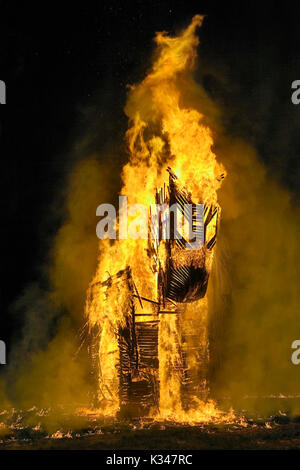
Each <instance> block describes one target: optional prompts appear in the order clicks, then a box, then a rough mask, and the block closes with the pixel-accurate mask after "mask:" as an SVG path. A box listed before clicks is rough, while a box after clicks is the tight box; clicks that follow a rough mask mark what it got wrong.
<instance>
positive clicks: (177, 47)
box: [87, 15, 225, 421]
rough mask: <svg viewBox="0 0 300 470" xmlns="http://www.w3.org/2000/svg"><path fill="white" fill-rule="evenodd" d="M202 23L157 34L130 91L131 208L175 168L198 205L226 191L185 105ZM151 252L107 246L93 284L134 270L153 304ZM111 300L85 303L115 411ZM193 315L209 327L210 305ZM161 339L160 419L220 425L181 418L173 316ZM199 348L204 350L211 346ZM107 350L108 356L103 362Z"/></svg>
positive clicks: (127, 178) (133, 243)
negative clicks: (97, 333)
mask: <svg viewBox="0 0 300 470" xmlns="http://www.w3.org/2000/svg"><path fill="white" fill-rule="evenodd" d="M202 22H203V16H200V15H196V16H194V18H193V19H192V22H191V24H190V25H189V26H188V27H187V28H186V29H185V30H183V31H182V32H181V34H179V35H178V36H176V37H170V36H168V35H167V34H166V33H164V32H163V33H157V34H156V37H155V42H156V50H155V54H154V60H153V64H152V68H151V70H150V71H149V73H148V75H147V76H146V77H145V79H144V80H143V81H142V82H141V83H139V84H137V85H134V86H132V87H131V88H130V91H129V96H128V100H127V103H126V107H125V112H126V114H127V115H128V117H129V122H130V127H129V129H128V131H127V133H126V141H127V144H128V149H129V161H128V163H127V164H126V165H125V166H124V167H123V169H122V181H123V187H122V190H121V194H122V195H126V196H127V197H128V204H134V203H142V204H145V205H149V206H150V204H152V203H153V202H154V194H155V190H156V188H160V187H161V186H162V185H163V183H164V182H166V175H167V173H166V169H167V167H168V166H171V167H172V170H173V171H174V172H175V174H176V175H177V176H178V177H179V178H180V179H181V181H183V182H184V184H185V185H186V188H187V189H188V191H190V192H191V193H192V194H193V198H194V200H195V202H202V203H207V204H213V205H217V190H218V188H219V187H220V185H221V182H220V178H218V177H219V176H220V175H221V174H225V170H224V168H223V166H222V165H221V164H220V163H218V162H217V160H216V156H215V154H214V153H213V151H212V145H213V138H212V133H211V131H210V129H209V128H208V127H207V126H206V125H205V124H204V122H203V115H202V114H201V113H200V112H199V111H198V110H196V109H193V108H191V107H185V106H184V105H183V103H182V92H183V87H184V80H183V79H184V77H185V76H186V75H187V74H190V73H191V71H192V70H193V68H194V64H195V59H196V56H197V46H198V43H199V40H198V37H197V35H196V29H197V27H199V26H201V25H202ZM146 250H147V240H142V239H139V240H131V239H126V240H117V241H116V242H114V243H113V244H112V243H111V242H109V241H107V240H106V241H103V242H100V257H99V266H98V269H97V273H96V275H95V278H94V279H93V282H92V284H93V283H96V282H100V281H103V280H105V279H106V278H107V277H108V275H113V274H115V273H116V272H118V271H119V270H121V269H124V268H126V266H130V267H131V269H132V274H133V278H134V280H135V283H136V285H137V289H138V291H139V292H143V295H144V296H145V297H148V298H152V299H154V298H156V295H157V293H156V278H155V276H154V275H153V272H152V271H151V266H150V262H149V259H148V258H147V253H146ZM114 295H115V298H114V299H113V300H112V301H110V302H109V303H108V302H105V292H103V290H101V289H98V291H97V292H96V295H94V296H93V299H92V300H91V301H90V302H88V303H87V314H88V320H89V323H90V326H93V325H95V324H99V325H101V328H102V335H101V339H100V347H99V356H100V357H101V360H102V366H101V368H102V374H104V375H105V380H106V383H110V384H114V385H113V386H112V388H113V390H114V391H113V395H114V403H115V409H116V410H117V408H118V406H119V404H118V394H117V372H116V364H117V361H118V345H117V343H116V339H115V331H116V329H117V327H118V325H119V323H120V322H121V321H122V313H121V311H120V306H121V304H122V302H123V301H124V302H125V301H126V299H122V298H120V297H121V296H122V293H121V292H120V290H118V289H117V288H116V290H115V294H114ZM193 309H194V310H193V311H195V314H199V309H201V310H202V314H203V315H202V318H204V319H205V321H206V319H207V301H206V299H204V300H203V302H202V303H201V304H200V305H199V303H197V305H195V306H194V307H193ZM202 321H203V322H204V323H205V321H204V320H202ZM204 328H205V325H204ZM205 331H206V330H205ZM159 336H160V342H159V363H160V366H159V367H160V370H159V376H160V391H161V396H163V400H161V404H160V408H161V410H160V413H161V416H164V417H165V418H170V419H177V420H179V421H192V420H193V419H196V420H200V421H203V420H207V419H208V418H209V417H213V416H214V417H220V412H219V411H218V410H217V409H216V407H215V405H214V403H212V402H211V401H208V402H207V403H206V404H205V405H204V404H203V403H202V402H199V400H198V405H197V407H196V408H197V409H194V410H193V413H192V415H193V417H194V418H193V417H191V416H188V415H187V413H186V412H185V411H183V410H182V407H181V404H180V378H179V377H178V374H177V372H176V361H179V353H178V344H179V345H180V341H181V340H180V337H179V335H178V325H177V323H176V319H175V315H166V316H164V318H163V319H162V320H161V322H160V335H159ZM204 336H205V335H204ZM202 340H203V341H204V342H205V341H207V338H203V339H202ZM176 345H177V346H176ZM104 350H105V351H106V354H103V351H104ZM108 350H109V354H107V352H108ZM194 360H195V358H194ZM172 371H173V372H172ZM99 380H100V381H101V380H103V377H100V378H99ZM101 393H104V394H105V391H104V392H103V389H102V392H101ZM110 411H111V409H110Z"/></svg>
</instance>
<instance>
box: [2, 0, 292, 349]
mask: <svg viewBox="0 0 300 470" xmlns="http://www.w3.org/2000/svg"><path fill="white" fill-rule="evenodd" d="M62 4H63V2H60V3H58V2H57V3H55V2H38V3H35V2H30V3H29V2H24V3H23V4H21V3H20V2H13V1H9V2H8V1H1V2H0V12H1V13H0V14H1V17H0V79H1V80H4V81H5V82H6V86H7V104H6V105H5V106H1V107H0V155H1V160H0V162H1V163H0V164H1V172H0V177H1V185H0V187H1V237H2V243H1V247H2V257H1V258H2V261H1V284H0V301H1V328H0V338H1V339H3V340H5V341H7V342H8V344H9V343H10V338H11V337H12V334H13V332H14V331H15V330H17V329H18V328H19V327H20V324H21V323H22V320H21V319H18V318H16V317H15V316H13V315H11V314H10V312H11V305H12V304H13V303H14V301H15V300H16V299H17V298H18V296H19V295H21V293H22V291H23V290H24V289H25V288H26V286H27V285H28V284H29V283H31V282H34V281H38V282H40V283H42V284H43V283H44V284H47V276H46V275H45V273H44V271H43V269H41V266H43V265H44V264H45V263H47V259H48V256H49V255H48V253H49V248H50V246H51V243H52V239H53V237H54V235H55V233H56V231H57V229H58V228H59V226H60V224H61V222H62V220H63V218H64V210H63V201H64V195H65V193H64V191H65V187H66V178H67V175H68V174H69V172H70V171H71V169H72V168H73V167H74V165H75V163H76V158H78V157H76V155H77V154H76V152H74V151H73V148H74V145H75V144H76V142H78V141H79V140H80V137H81V136H84V135H85V134H87V133H89V134H90V135H92V137H91V138H90V139H89V143H88V146H89V150H90V151H91V152H93V151H95V152H99V153H101V151H102V150H103V149H104V148H105V146H109V145H110V144H111V142H118V143H121V142H122V136H123V134H124V131H125V130H126V126H127V119H126V116H125V115H124V113H123V107H124V104H125V100H126V85H127V84H130V83H134V82H137V81H138V80H140V79H142V77H143V76H144V74H145V72H146V70H147V68H148V66H149V64H150V58H151V51H152V50H153V36H154V33H155V31H161V30H166V31H168V32H170V33H176V32H178V31H179V30H180V29H181V28H182V27H185V26H186V25H187V24H188V23H189V21H190V20H191V18H192V16H193V15H194V14H196V13H205V14H207V18H206V21H205V23H204V26H203V28H202V29H201V32H200V40H201V49H200V50H201V57H202V58H203V60H204V62H205V63H206V65H208V67H207V70H209V68H211V70H214V71H215V72H216V76H220V77H225V80H224V79H220V80H218V79H216V78H215V75H214V74H213V73H212V74H210V73H208V74H207V75H206V76H204V77H203V80H204V85H205V87H206V89H207V91H208V92H209V94H210V95H211V96H212V97H213V98H214V99H215V100H216V101H218V102H219V103H220V104H221V106H222V108H223V110H224V111H225V113H224V125H225V127H226V129H227V130H228V132H229V133H231V134H233V135H235V136H240V137H242V138H245V139H246V140H247V141H248V142H249V143H250V144H252V145H254V146H255V147H256V148H257V149H258V151H259V154H260V156H261V158H262V159H263V161H264V162H265V163H266V165H267V168H268V171H269V172H270V175H271V176H272V177H273V178H276V179H278V180H279V181H280V182H281V184H282V185H284V186H285V187H287V188H288V189H289V190H290V191H291V194H292V197H293V198H294V204H295V205H296V204H297V201H298V200H299V195H300V191H299V152H300V133H299V132H298V127H299V124H300V105H299V106H294V105H293V104H292V103H291V98H290V97H291V83H292V81H293V80H297V79H300V28H299V24H300V6H299V5H298V6H295V5H293V4H291V3H289V2H282V4H281V5H279V3H278V2H275V1H274V2H258V1H243V2H240V1H236V2H231V3H230V2H220V1H219V2H213V1H210V2H202V1H200V0H199V1H191V0H189V1H179V0H177V1H175V0H174V1H164V0H160V1H156V0H151V1H150V0H148V1H146V0H144V1H141V0H140V1H136V0H134V1H126V2H125V1H123V2H121V1H105V0H104V1H99V2H95V3H94V2H88V1H86V2H82V3H79V4H78V5H76V6H75V3H74V2H70V3H69V2H65V3H64V5H65V6H62ZM124 158H126V157H125V156H124Z"/></svg>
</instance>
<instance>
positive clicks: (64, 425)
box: [0, 408, 300, 450]
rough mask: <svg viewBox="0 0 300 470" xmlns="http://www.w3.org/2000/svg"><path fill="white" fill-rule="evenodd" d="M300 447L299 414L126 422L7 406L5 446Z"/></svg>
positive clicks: (0, 432) (1, 425)
mask: <svg viewBox="0 0 300 470" xmlns="http://www.w3.org/2000/svg"><path fill="white" fill-rule="evenodd" d="M5 449H7V450H24V449H28V450H29V449H32V450H37V449H41V450H47V449H53V450H55V449H59V450H60V449H71V450H72V449H74V450H75V449H76V450H77V449H92V450H96V449H98V450H125V449H130V450H133V449H136V450H142V449H149V450H151V449H156V450H157V449H159V450H163V449H165V450H170V449H172V450H195V449H207V450H212V449H231V450H233V449H238V450H240V449H255V450H257V449H272V450H274V449H276V450H278V449H300V419H299V418H294V419H291V418H289V417H288V416H282V415H281V416H280V415H279V416H275V417H272V418H271V419H270V420H268V421H266V420H263V419H256V420H253V419H242V420H237V422H236V423H231V424H222V423H221V424H220V423H219V424H217V423H215V424H199V423H198V424H195V425H192V426H191V425H187V424H176V423H170V422H168V423H166V422H153V421H151V420H147V421H144V422H141V421H132V422H129V421H127V422H125V421H123V422H121V421H117V420H115V419H113V418H110V419H105V420H104V419H103V418H99V417H97V416H95V415H93V414H89V415H84V414H74V413H73V414H72V413H69V412H68V413H67V412H65V411H64V410H56V411H54V410H49V409H47V410H45V409H42V410H38V409H37V408H31V409H30V410H27V411H24V410H22V411H21V410H18V411H17V410H9V411H8V410H4V411H2V413H1V414H0V450H5Z"/></svg>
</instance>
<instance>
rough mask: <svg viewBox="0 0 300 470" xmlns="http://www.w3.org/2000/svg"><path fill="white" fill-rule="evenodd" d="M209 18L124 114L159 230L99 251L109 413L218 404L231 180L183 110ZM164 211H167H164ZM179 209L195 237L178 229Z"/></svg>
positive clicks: (141, 193) (168, 50) (94, 304)
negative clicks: (215, 372) (210, 381)
mask: <svg viewBox="0 0 300 470" xmlns="http://www.w3.org/2000/svg"><path fill="white" fill-rule="evenodd" d="M202 19H203V18H202V17H201V16H199V15H197V16H195V17H194V18H193V20H192V23H191V24H190V26H189V27H188V28H187V29H186V30H184V31H183V32H182V33H181V34H180V35H179V36H178V37H175V38H170V37H168V36H167V35H166V34H165V33H158V34H157V36H156V42H157V51H158V55H157V58H156V60H155V62H154V63H153V67H152V70H151V71H150V73H149V75H147V77H146V78H145V79H144V80H143V81H142V82H141V83H140V84H139V85H136V86H134V87H132V88H131V91H130V94H129V97H128V102H127V105H126V108H125V111H126V113H127V114H128V116H129V118H130V122H131V124H132V126H131V128H130V129H129V130H128V132H127V134H126V137H127V140H128V147H129V151H130V159H129V162H128V163H127V164H126V165H125V166H124V168H123V171H122V179H123V188H122V192H121V194H126V195H127V197H128V202H129V203H130V204H138V203H143V204H147V205H148V207H149V219H150V220H151V221H152V222H153V219H154V220H155V221H156V223H155V224H154V225H153V223H152V224H151V223H150V226H151V229H150V232H151V233H149V236H148V239H142V238H141V239H134V240H132V239H130V237H128V238H126V239H119V240H116V241H114V242H111V241H110V240H102V241H101V242H100V262H99V266H98V270H97V273H96V276H95V278H94V280H93V281H92V283H91V285H90V288H89V292H88V299H87V308H86V312H87V316H88V326H89V332H90V341H89V344H90V354H91V358H92V363H93V373H94V377H95V381H96V389H97V397H96V398H97V402H98V403H100V404H101V408H103V409H105V412H106V413H107V414H110V413H112V414H115V413H116V412H120V413H121V414H123V415H128V414H129V415H131V416H132V415H135V416H141V415H152V416H154V415H158V414H159V415H160V416H164V417H166V416H173V417H174V416H176V417H177V418H179V417H180V416H181V415H182V414H183V415H185V414H186V413H188V411H189V409H191V408H193V409H195V408H197V407H199V403H200V402H201V403H203V400H206V398H207V394H208V387H207V364H208V360H209V353H208V339H207V316H208V315H207V311H208V308H207V299H206V297H205V294H206V289H207V283H208V278H209V273H210V271H211V268H212V261H213V253H214V246H215V243H216V236H217V227H218V219H219V216H220V207H219V205H218V203H217V196H216V194H217V189H218V188H219V187H220V185H221V182H222V179H223V178H224V176H225V171H224V168H223V167H222V165H220V164H219V163H217V161H216V157H215V155H214V153H213V152H212V150H211V147H212V145H213V140H212V136H211V132H210V130H209V129H208V128H207V127H206V126H205V125H204V124H203V116H202V115H201V114H200V113H199V112H198V111H197V110H196V109H193V108H190V107H188V106H185V105H184V92H185V86H186V83H185V78H186V77H187V76H190V71H191V70H192V68H193V63H194V61H195V57H196V46H197V45H198V38H197V36H196V34H195V31H196V28H197V26H200V25H201V23H202ZM167 174H169V179H168V181H166V176H167ZM157 188H161V189H159V190H158V189H157ZM153 204H155V205H156V207H157V206H159V207H164V208H165V210H163V211H158V212H157V211H156V212H153V211H152V210H153ZM174 204H176V206H177V208H178V212H179V218H180V217H182V215H183V214H184V217H185V218H186V219H187V221H188V223H189V225H190V227H192V234H193V236H192V237H190V236H188V235H187V233H186V231H185V230H182V226H180V225H179V227H178V226H177V224H176V223H174V220H175V222H176V220H177V219H178V214H175V215H174V213H172V211H171V206H172V207H173V205H174ZM200 204H201V205H202V208H203V213H202V216H203V217H202V218H200V219H199V218H198V217H197V205H200ZM185 207H189V208H190V209H189V211H188V212H187V214H186V213H185V212H184V208H185ZM129 215H130V214H129ZM199 220H200V223H199ZM201 221H202V222H201ZM153 227H154V229H153ZM118 228H119V227H118ZM166 231H169V235H170V236H168V237H165V236H164V235H165V233H166ZM178 232H180V236H178ZM194 238H196V245H195V244H194V241H193V240H194ZM199 239H201V240H202V243H201V244H199V243H198V245H197V241H199ZM207 406H208V408H209V411H207V413H208V414H209V413H212V412H213V410H211V404H209V405H207ZM193 412H194V411H193ZM201 413H202V412H201ZM201 413H200V414H201ZM207 413H204V414H205V415H207ZM202 415H203V413H202V414H201V416H202Z"/></svg>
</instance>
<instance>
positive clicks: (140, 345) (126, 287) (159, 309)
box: [90, 168, 218, 416]
mask: <svg viewBox="0 0 300 470" xmlns="http://www.w3.org/2000/svg"><path fill="white" fill-rule="evenodd" d="M168 172H169V183H168V185H165V186H164V187H163V188H161V189H160V190H159V191H157V192H156V195H155V203H156V207H157V205H158V206H160V205H161V206H164V207H165V208H166V209H167V210H166V211H161V212H158V213H156V214H153V213H151V210H150V215H149V217H150V218H151V217H152V218H153V217H154V218H156V220H155V221H156V223H155V224H150V225H151V229H153V227H154V233H149V240H148V261H149V263H151V266H152V271H153V276H155V277H156V280H157V281H156V282H157V292H156V297H155V298H147V297H144V296H143V292H139V291H138V289H137V287H136V283H135V280H134V277H133V274H132V270H131V267H130V266H127V267H126V268H125V269H123V270H121V271H119V272H117V273H116V274H114V275H109V277H108V279H107V280H106V281H104V282H97V283H94V284H93V285H92V289H91V291H90V295H94V293H95V292H96V291H97V290H99V289H100V290H101V289H104V290H105V298H106V302H107V303H108V304H110V302H112V299H114V305H113V308H114V309H115V317H116V318H118V319H119V321H118V322H116V323H115V325H111V324H110V325H108V324H106V323H105V320H104V322H103V324H101V325H98V326H97V327H95V328H94V329H93V331H92V340H91V341H90V352H91V356H92V358H93V364H94V373H95V376H96V378H97V381H98V383H99V384H100V393H99V394H98V399H100V401H102V400H113V399H114V396H113V392H112V390H116V389H117V390H118V399H119V403H120V412H121V413H122V414H125V415H127V414H129V415H130V416H132V415H137V416H141V415H147V414H148V413H150V412H153V411H155V410H157V409H158V406H159V393H160V390H159V389H160V383H159V344H160V340H161V339H163V338H160V335H162V334H164V333H163V332H164V331H166V328H168V321H169V319H170V318H172V322H173V324H175V325H176V331H178V336H177V337H176V339H175V340H174V341H175V345H174V347H175V348H176V357H177V359H176V361H175V362H173V363H172V365H170V367H173V368H174V372H175V373H176V374H177V375H178V376H179V377H180V382H181V396H182V405H183V407H188V406H189V402H190V397H191V396H193V395H198V396H199V394H201V390H200V388H199V381H201V380H202V383H205V379H206V370H205V364H207V358H206V356H205V353H201V345H199V341H197V335H196V334H195V332H194V330H193V325H192V324H191V325H190V328H187V327H186V326H185V327H183V325H182V314H183V312H184V310H185V305H186V304H187V303H191V302H194V301H196V300H198V299H200V298H202V297H204V296H205V293H206V289H207V283H208V277H209V272H210V266H211V262H210V261H211V260H210V257H211V254H212V249H213V247H214V245H215V242H216V235H217V225H218V207H211V206H210V207H208V206H204V209H203V210H204V214H203V215H204V217H203V219H202V220H203V223H202V224H201V223H200V224H199V222H198V221H197V218H196V214H195V210H196V205H195V204H194V203H193V200H192V195H191V194H190V193H189V192H188V191H187V190H186V189H185V187H184V185H183V184H182V183H181V182H180V180H179V179H178V178H177V177H176V175H175V174H174V173H173V172H172V170H171V169H170V168H169V169H168ZM173 204H177V207H178V208H179V211H180V212H182V213H183V211H184V207H186V205H187V204H188V205H190V206H189V207H190V212H189V213H188V214H187V218H188V219H189V220H188V221H189V222H190V223H191V225H192V228H193V232H194V234H197V235H198V239H199V238H201V239H202V240H203V243H202V244H201V246H199V247H198V249H191V244H190V243H191V241H189V240H187V239H185V238H184V237H180V238H178V237H176V236H175V229H174V223H172V220H170V219H171V216H172V214H171V213H170V211H169V210H168V209H169V208H170V207H171V206H172V205H173ZM185 216H186V214H185ZM173 222H174V221H173ZM166 227H169V228H170V230H171V233H170V236H169V237H164V236H163V234H164V230H165V229H166ZM172 227H173V228H172ZM201 235H202V236H201ZM115 299H117V301H116V300H115ZM110 308H111V305H110ZM103 318H104V319H105V315H104V316H103ZM162 324H163V325H164V328H161V327H162ZM108 333H109V334H108ZM104 335H106V336H107V337H108V338H110V339H108V341H107V342H105V341H104V343H103V342H102V343H103V344H102V343H101V338H103V336H104ZM99 342H100V343H101V346H100V348H99ZM112 343H113V344H112ZM193 350H195V351H196V353H197V354H196V353H195V357H197V358H198V360H200V361H201V362H202V364H203V367H202V369H201V370H202V379H201V380H200V378H199V374H198V375H197V374H196V375H195V372H194V371H193V370H191V369H190V368H189V367H188V366H187V361H186V358H187V356H188V355H189V354H193V353H194V351H193ZM110 355H111V356H112V355H114V361H113V362H112V363H111V362H110V361H109V356H110ZM110 364H117V371H116V373H115V374H113V373H111V371H110V372H109V368H110V367H111V366H110ZM202 393H203V390H202Z"/></svg>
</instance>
